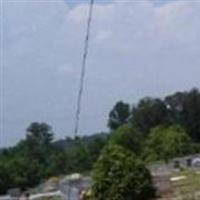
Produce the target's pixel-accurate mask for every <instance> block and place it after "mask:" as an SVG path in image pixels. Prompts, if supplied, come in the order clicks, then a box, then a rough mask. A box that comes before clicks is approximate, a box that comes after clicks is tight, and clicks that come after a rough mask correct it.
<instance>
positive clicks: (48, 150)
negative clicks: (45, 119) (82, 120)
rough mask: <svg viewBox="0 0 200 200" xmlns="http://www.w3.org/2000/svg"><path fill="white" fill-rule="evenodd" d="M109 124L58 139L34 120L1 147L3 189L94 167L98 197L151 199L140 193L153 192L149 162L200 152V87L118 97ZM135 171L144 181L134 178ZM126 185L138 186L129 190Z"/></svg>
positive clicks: (95, 195) (31, 183) (36, 182)
mask: <svg viewBox="0 0 200 200" xmlns="http://www.w3.org/2000/svg"><path fill="white" fill-rule="evenodd" d="M108 127H109V129H110V131H109V133H100V134H95V135H93V136H85V137H80V138H74V139H73V138H66V140H61V141H54V133H53V131H52V128H51V127H50V126H49V125H48V124H46V123H38V122H35V123H32V124H31V125H30V126H29V127H28V128H27V130H26V133H27V134H26V138H25V139H23V140H21V141H20V142H19V143H18V144H17V145H16V146H14V147H11V148H6V149H3V150H2V151H1V152H0V193H1V194H3V193H5V192H6V191H7V190H8V189H9V188H16V187H18V188H21V189H24V190H26V189H27V188H31V187H34V186H36V185H37V184H39V183H40V182H41V181H43V180H45V179H46V178H49V177H51V176H60V175H62V174H69V173H73V172H80V173H90V172H91V171H92V177H93V180H94V185H93V194H94V197H95V198H96V199H105V197H106V198H107V199H113V200H114V199H120V195H121V196H124V195H125V194H126V195H125V196H126V198H125V199H129V198H130V199H131V198H133V197H135V198H136V199H147V198H146V197H143V196H142V195H143V194H148V195H147V196H151V195H152V194H153V188H152V185H151V177H150V174H149V172H148V170H146V168H145V165H146V164H147V163H150V162H154V161H160V160H163V161H165V162H168V161H169V160H170V159H172V158H174V157H178V156H184V155H186V154H193V153H197V152H200V92H199V90H198V89H192V90H190V91H187V92H177V93H175V94H173V95H169V96H167V97H165V98H164V99H160V98H150V97H146V98H143V99H141V100H140V101H139V102H138V104H133V105H130V104H128V103H124V102H123V101H119V102H117V103H116V104H115V105H114V107H113V108H112V110H111V111H110V113H109V118H108ZM108 174H109V176H108ZM125 174H127V176H125ZM138 176H139V177H140V179H139V177H138ZM136 177H137V180H141V182H143V183H144V179H146V181H145V183H146V184H142V185H137V184H133V183H134V181H135V180H136ZM145 177H146V178H145ZM114 178H115V181H113V180H114ZM105 180H106V182H105ZM117 181H119V182H120V183H121V184H120V188H118V187H117ZM136 182H137V181H136ZM112 183H113V184H112ZM137 183H138V182H137ZM128 185H135V187H136V188H135V190H134V188H132V189H131V190H130V191H127V188H130V187H128ZM141 187H143V188H142V189H141ZM139 190H140V192H139ZM117 191H118V192H117ZM120 191H121V193H120ZM144 191H146V192H144ZM114 194H115V195H118V196H119V198H118V197H116V198H115V195H114ZM102 195H104V196H102ZM105 195H106V196H105ZM121 199H123V198H121Z"/></svg>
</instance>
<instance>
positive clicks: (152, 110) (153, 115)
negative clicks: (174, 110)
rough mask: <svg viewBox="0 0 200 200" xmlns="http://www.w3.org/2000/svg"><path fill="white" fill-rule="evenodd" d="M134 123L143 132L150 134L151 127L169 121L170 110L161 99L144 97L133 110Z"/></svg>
mask: <svg viewBox="0 0 200 200" xmlns="http://www.w3.org/2000/svg"><path fill="white" fill-rule="evenodd" d="M131 121H132V123H133V125H134V126H135V127H137V128H138V129H139V130H140V131H141V132H142V133H144V134H148V133H149V131H150V129H152V128H153V127H155V126H158V125H160V124H166V123H168V110H167V107H166V105H165V103H164V102H163V101H162V100H160V99H153V98H144V99H142V100H140V102H139V103H138V105H137V106H136V107H134V108H133V111H132V120H131Z"/></svg>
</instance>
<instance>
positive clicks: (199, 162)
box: [174, 157, 200, 170]
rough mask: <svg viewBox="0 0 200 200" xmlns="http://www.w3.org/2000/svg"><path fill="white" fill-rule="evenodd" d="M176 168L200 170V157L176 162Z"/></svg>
mask: <svg viewBox="0 0 200 200" xmlns="http://www.w3.org/2000/svg"><path fill="white" fill-rule="evenodd" d="M174 168H175V169H181V168H193V169H197V170H200V157H196V158H187V159H185V160H175V161H174Z"/></svg>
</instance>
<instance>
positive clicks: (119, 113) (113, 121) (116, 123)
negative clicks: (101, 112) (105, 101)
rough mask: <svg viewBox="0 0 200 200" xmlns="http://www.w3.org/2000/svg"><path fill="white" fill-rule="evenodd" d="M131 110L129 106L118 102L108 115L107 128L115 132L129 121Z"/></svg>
mask: <svg viewBox="0 0 200 200" xmlns="http://www.w3.org/2000/svg"><path fill="white" fill-rule="evenodd" d="M130 116H131V109H130V106H129V104H127V103H124V102H122V101H119V102H117V103H116V105H115V106H114V108H113V109H112V110H111V112H110V113H109V120H108V127H109V128H110V129H111V130H115V129H117V128H118V127H120V126H121V125H123V124H126V123H127V122H128V121H129V118H130Z"/></svg>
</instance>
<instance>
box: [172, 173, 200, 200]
mask: <svg viewBox="0 0 200 200" xmlns="http://www.w3.org/2000/svg"><path fill="white" fill-rule="evenodd" d="M171 177H184V178H183V179H182V180H179V181H173V182H172V188H173V192H174V196H175V197H176V198H179V199H180V200H200V171H199V172H197V171H193V170H185V171H181V172H174V173H172V176H171Z"/></svg>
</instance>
